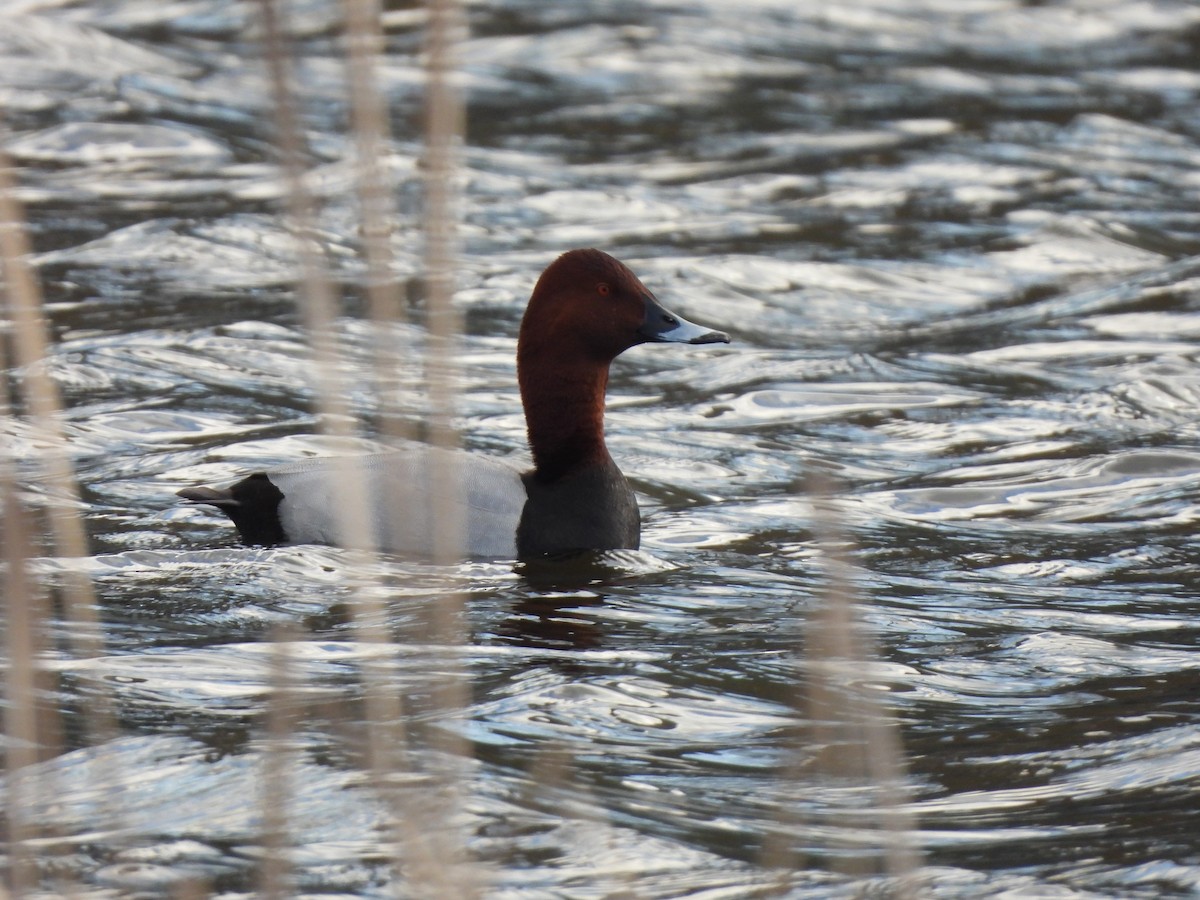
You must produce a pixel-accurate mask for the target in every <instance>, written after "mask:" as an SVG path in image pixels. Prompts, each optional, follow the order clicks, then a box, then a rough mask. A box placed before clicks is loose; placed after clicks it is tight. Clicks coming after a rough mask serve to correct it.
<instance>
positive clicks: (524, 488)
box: [179, 250, 729, 559]
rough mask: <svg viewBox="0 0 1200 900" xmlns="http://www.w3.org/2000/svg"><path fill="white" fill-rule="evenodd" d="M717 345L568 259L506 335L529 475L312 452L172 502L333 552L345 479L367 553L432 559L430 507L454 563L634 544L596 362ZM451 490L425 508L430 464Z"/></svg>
mask: <svg viewBox="0 0 1200 900" xmlns="http://www.w3.org/2000/svg"><path fill="white" fill-rule="evenodd" d="M656 342H673V343H684V344H712V343H717V342H723V343H728V342H729V336H728V335H727V334H725V333H724V332H720V331H712V330H710V329H708V328H704V327H702V326H700V325H694V324H692V323H691V322H688V321H687V320H686V319H682V318H680V317H679V316H677V315H675V314H674V313H671V312H669V311H668V310H666V309H664V308H663V307H662V305H660V304H659V302H658V300H657V299H656V298H655V296H654V294H652V293H651V292H650V291H649V290H648V289H647V288H646V287H645V285H643V284H642V282H641V281H640V280H638V278H637V276H636V275H634V274H633V272H631V271H630V270H629V268H628V267H626V266H625V265H624V264H623V263H621V262H619V261H618V260H616V259H614V258H613V257H611V256H609V255H608V254H607V253H603V252H601V251H599V250H571V251H568V252H567V253H564V254H563V255H562V256H560V257H559V258H558V259H556V260H555V261H554V262H553V263H551V264H550V266H549V267H548V268H547V269H546V270H545V271H544V272H543V273H542V276H541V278H539V279H538V282H537V285H536V286H535V287H534V289H533V294H532V296H531V297H530V298H529V305H528V307H527V308H526V310H525V317H524V318H523V319H522V320H521V330H520V334H519V336H518V339H517V380H518V382H519V384H520V389H521V404H522V405H523V406H524V408H525V423H526V428H527V432H528V436H529V447H530V450H531V451H532V454H533V468H532V469H530V470H529V471H527V472H521V471H520V470H519V469H518V468H516V467H515V466H512V465H509V464H508V463H507V462H504V461H502V460H498V459H492V458H488V457H484V456H480V455H478V454H475V453H468V452H464V451H449V450H434V449H432V448H429V447H421V448H419V449H411V450H394V451H387V452H383V453H372V454H362V455H359V456H349V457H317V458H313V459H307V460H304V461H302V462H298V463H293V464H289V465H284V466H280V467H278V468H274V469H271V470H269V471H267V472H259V473H255V474H253V475H250V476H249V477H247V478H244V479H242V480H241V481H239V482H237V483H236V484H233V485H232V486H230V487H227V488H211V487H197V488H187V489H185V490H182V491H180V492H179V495H180V496H181V497H183V498H185V499H187V500H190V501H193V502H195V503H204V504H209V505H212V506H215V507H217V508H218V509H220V510H221V511H222V512H224V513H225V514H226V515H228V516H229V518H230V519H232V520H233V524H234V525H236V526H237V528H238V531H239V532H240V534H241V537H242V540H243V541H244V542H245V543H247V544H252V545H275V544H310V543H343V542H344V541H342V540H339V538H344V537H345V536H346V533H345V532H346V522H345V515H346V513H345V511H344V510H341V509H339V504H345V502H346V496H347V494H349V493H350V491H349V490H348V489H347V480H348V479H351V478H358V479H361V481H360V484H361V485H362V486H363V487H364V488H365V490H364V491H363V492H362V493H363V495H364V496H365V499H366V501H367V502H366V506H367V516H368V522H367V523H366V524H369V526H370V528H371V536H372V539H373V544H374V546H376V547H377V548H378V549H381V550H385V551H389V552H394V553H400V554H406V555H415V556H429V555H431V554H432V552H433V537H432V535H433V533H434V528H433V519H432V517H433V516H434V515H436V514H437V511H438V510H439V509H442V510H444V509H445V507H444V505H442V504H444V503H447V502H454V503H456V504H459V505H458V507H457V508H456V509H455V510H454V512H456V513H457V514H458V515H459V516H460V517H461V519H462V521H463V531H464V534H463V537H464V541H463V551H464V555H465V556H469V557H474V558H488V559H513V558H519V559H530V558H533V557H539V556H546V555H554V554H559V553H565V552H569V551H576V550H615V549H637V547H638V545H639V542H640V540H641V517H640V515H639V513H638V505H637V500H636V498H635V497H634V494H633V490H632V489H631V488H630V486H629V482H628V481H627V480H626V478H625V476H624V474H622V472H621V470H620V469H619V468H617V464H616V463H615V462H613V459H612V457H611V456H609V453H608V448H607V447H606V446H605V443H604V395H605V390H606V388H607V386H608V368H609V364H610V363H611V362H612V361H613V359H615V358H616V357H617V356H618V355H620V354H621V353H623V352H624V351H626V350H628V349H629V348H630V347H633V346H636V345H637V344H644V343H656ZM439 464H440V465H443V466H446V467H449V469H448V471H450V472H451V478H450V479H447V480H444V481H439V482H438V483H447V484H451V485H453V486H454V487H455V490H453V491H451V492H450V494H449V496H447V497H443V498H441V499H440V500H439V501H438V502H431V499H430V497H429V492H430V485H431V484H432V483H434V477H433V476H434V469H435V466H437V465H439Z"/></svg>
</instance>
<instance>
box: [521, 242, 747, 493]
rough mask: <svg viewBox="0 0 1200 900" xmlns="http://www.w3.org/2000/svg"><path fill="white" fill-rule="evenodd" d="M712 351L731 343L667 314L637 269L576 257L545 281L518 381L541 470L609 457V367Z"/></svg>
mask: <svg viewBox="0 0 1200 900" xmlns="http://www.w3.org/2000/svg"><path fill="white" fill-rule="evenodd" d="M652 341H653V342H674V343H685V344H712V343H718V342H724V343H728V342H729V335H727V334H725V333H724V332H720V331H712V330H711V329H708V328H703V327H701V326H699V325H695V324H693V323H691V322H689V321H687V320H686V319H682V318H680V317H679V316H677V315H675V314H674V313H671V312H669V311H667V310H666V309H664V308H663V307H662V306H661V305H660V304H659V302H658V300H657V299H656V298H655V296H654V294H652V293H651V292H650V290H649V289H648V288H647V287H646V286H645V285H644V284H642V282H641V281H640V280H639V279H638V277H637V276H636V275H634V274H633V272H631V271H630V270H629V268H628V267H627V266H626V265H624V264H623V263H621V262H619V261H618V260H616V259H614V258H613V257H611V256H609V255H608V254H607V253H603V252H601V251H600V250H570V251H568V252H567V253H564V254H563V255H562V256H560V257H559V258H558V259H556V260H555V261H554V262H553V263H551V264H550V265H549V267H547V269H546V271H545V272H543V273H542V276H541V278H539V279H538V282H537V285H536V286H535V287H534V289H533V295H532V296H531V297H530V298H529V306H528V307H527V308H526V310H525V318H524V319H522V320H521V333H520V336H519V338H518V340H517V378H518V380H519V382H520V385H521V399H522V401H523V403H524V405H525V417H526V421H527V424H528V426H529V441H530V445H531V447H532V449H533V455H534V462H535V465H536V466H537V467H538V469H539V470H542V469H543V468H551V463H550V462H549V460H550V459H551V458H554V463H553V466H552V467H553V468H554V469H567V468H570V467H571V466H573V465H574V464H575V460H578V461H579V462H584V461H593V460H595V459H597V458H603V457H607V451H606V450H605V449H604V437H603V419H604V391H605V388H606V387H607V385H608V366H609V363H611V362H612V361H613V359H615V358H616V357H617V356H618V355H619V354H621V353H622V352H624V351H625V350H628V349H629V348H630V347H633V346H636V345H637V344H644V343H647V342H652Z"/></svg>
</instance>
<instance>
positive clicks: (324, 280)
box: [260, 0, 476, 898]
mask: <svg viewBox="0 0 1200 900" xmlns="http://www.w3.org/2000/svg"><path fill="white" fill-rule="evenodd" d="M260 2H261V9H262V23H263V34H264V43H265V49H266V58H267V67H268V76H269V80H270V84H271V94H272V101H273V106H274V109H275V111H276V129H277V132H278V143H279V148H280V154H281V161H282V169H283V181H284V189H285V209H286V214H287V218H288V220H289V224H290V227H291V230H292V232H293V234H294V235H295V237H296V241H297V247H298V253H299V259H300V273H299V274H300V278H299V284H298V302H299V303H300V306H301V312H302V316H303V319H304V322H305V325H306V327H307V329H308V331H309V334H310V340H311V341H312V348H313V355H314V369H315V386H316V388H317V392H318V408H319V411H320V414H321V418H322V421H323V423H324V427H325V429H326V430H328V431H330V432H331V433H333V434H335V435H337V436H342V437H348V436H351V435H352V434H353V433H354V431H355V427H354V423H353V418H352V413H351V410H350V408H349V405H348V403H347V402H346V399H345V398H346V396H347V394H348V379H347V378H346V377H345V368H344V363H343V360H342V359H341V355H340V352H339V347H338V341H337V331H336V324H337V316H338V312H339V309H338V303H337V300H336V298H335V296H334V291H333V288H332V280H331V279H330V277H329V274H328V267H327V265H326V261H325V256H324V253H323V250H322V247H321V245H320V243H319V241H318V239H317V212H318V209H317V203H316V201H315V198H314V197H313V196H312V194H311V192H310V191H309V190H308V187H307V183H306V178H305V176H306V170H307V160H306V154H305V148H304V142H303V136H302V135H303V130H302V126H301V119H300V112H299V109H298V107H297V100H296V92H295V90H294V88H293V72H292V65H293V63H292V60H293V59H294V53H293V50H294V48H293V47H292V44H291V41H290V39H289V33H288V30H287V27H286V23H285V21H284V13H283V7H282V5H281V2H282V0H260ZM343 9H344V11H345V15H346V23H347V52H348V57H349V60H348V71H349V86H350V94H351V101H350V105H351V109H352V111H353V113H352V118H353V124H354V128H355V133H356V147H357V154H358V160H357V165H358V193H359V200H360V207H361V210H362V216H363V239H364V240H363V248H364V249H363V252H364V255H365V257H366V262H367V270H368V276H367V280H368V300H369V312H370V315H371V317H372V321H373V323H374V324H376V325H377V326H378V327H377V328H376V329H374V330H375V333H376V334H377V335H379V336H381V338H382V339H384V340H385V339H386V336H388V335H389V334H390V333H391V332H392V331H393V328H392V326H393V325H394V324H395V322H397V321H398V320H399V319H400V316H401V314H402V312H403V310H402V305H401V304H400V302H399V297H398V295H397V293H396V288H395V284H394V282H395V278H394V273H393V272H392V266H393V261H392V254H391V248H390V243H389V236H390V230H391V223H390V222H389V221H388V218H389V216H392V215H394V209H393V207H394V204H393V203H392V202H391V192H392V190H393V189H394V187H393V185H391V184H389V183H388V182H387V179H386V177H385V172H386V167H385V166H383V165H382V153H383V152H384V150H385V147H386V143H385V140H386V133H387V128H386V121H387V119H386V106H385V104H384V103H383V100H382V98H381V96H380V94H379V92H378V88H377V79H376V77H375V72H374V68H375V66H376V65H377V62H378V59H379V54H380V51H381V49H382V40H381V30H380V26H379V9H378V7H377V6H376V5H375V4H374V3H372V2H370V0H345V2H344V6H343ZM456 11H457V7H455V6H454V5H453V4H449V3H432V4H431V6H430V14H429V30H428V43H427V53H426V68H427V79H428V84H429V94H428V106H427V110H428V115H427V138H426V140H427V148H428V149H427V153H426V162H427V173H426V182H425V188H426V210H425V222H424V223H423V225H424V229H425V233H426V256H425V266H426V272H427V275H426V282H427V284H428V285H429V297H428V320H429V330H430V343H429V347H430V350H429V356H428V358H427V360H426V368H427V372H428V383H429V391H430V398H431V405H432V407H433V409H434V413H433V421H432V422H431V429H430V431H431V435H432V437H433V440H434V442H435V443H437V444H438V445H440V446H451V445H453V443H454V438H453V434H454V432H453V409H454V392H455V388H456V385H455V380H454V374H455V373H454V370H453V368H452V363H453V356H454V353H453V347H454V341H455V337H456V335H457V333H458V328H459V323H458V316H457V313H456V311H455V309H454V306H453V285H454V280H453V266H454V253H453V237H454V234H455V230H456V218H455V208H454V204H453V202H452V199H451V198H452V189H453V178H454V172H455V160H454V153H453V151H454V149H455V147H456V145H457V143H458V142H459V141H460V140H461V132H462V128H461V109H460V107H459V106H458V105H457V98H456V96H455V95H454V94H453V92H452V89H451V88H450V87H449V72H450V62H449V59H450V47H451V44H452V42H453V39H454V35H453V23H454V20H455V15H456ZM448 104H449V106H448ZM448 108H449V109H450V110H451V113H450V115H449V116H447V109H448ZM374 357H375V362H374V369H375V373H376V377H375V380H376V382H377V384H378V385H380V386H382V387H383V391H384V392H385V393H386V392H387V390H388V388H387V386H388V385H390V384H392V383H393V379H394V373H395V371H396V359H397V358H396V354H395V351H394V349H393V347H391V346H388V345H384V344H381V343H379V342H378V341H377V343H376V346H375V353H374ZM381 399H382V400H383V401H384V402H386V401H387V400H388V399H390V397H382V398H381ZM381 418H382V420H383V422H384V430H385V432H388V431H389V426H388V424H387V423H388V420H389V419H390V418H392V417H391V416H389V415H388V414H386V413H385V415H383V416H382V417H381ZM398 430H399V429H398V428H396V429H393V431H398ZM433 481H434V483H433V485H431V491H430V494H431V497H438V496H444V495H445V492H446V491H447V490H450V491H453V490H457V489H458V485H457V484H452V483H451V476H450V474H449V472H447V471H446V470H445V469H444V468H443V467H441V466H438V465H435V466H434V471H433ZM342 483H343V489H344V490H343V497H342V501H343V502H342V504H341V506H340V507H339V509H338V511H337V512H338V513H339V514H340V517H341V521H340V523H339V525H340V530H341V534H342V535H343V543H344V544H345V545H346V547H347V549H348V550H349V551H352V552H350V553H348V554H347V556H346V565H347V570H348V582H349V585H348V586H349V587H350V589H351V594H352V603H351V608H352V611H353V618H354V625H355V634H356V637H357V639H358V640H359V641H361V642H362V643H363V644H364V646H366V647H368V648H370V647H376V648H383V652H382V653H377V652H373V651H371V650H368V651H367V652H366V653H365V654H364V659H363V663H362V666H361V670H362V676H363V683H364V703H365V718H366V726H367V729H366V731H367V748H366V756H367V760H368V767H369V769H370V771H371V773H372V779H373V782H374V785H375V788H376V791H377V792H378V794H379V795H380V797H381V798H382V799H383V800H384V802H385V803H386V804H387V805H388V807H389V810H390V818H391V821H392V823H393V828H394V833H393V835H392V838H391V840H392V844H393V847H394V852H393V872H394V876H395V877H396V879H397V881H398V882H399V879H400V876H401V864H400V860H401V859H403V860H404V866H403V874H404V876H405V878H404V883H405V885H406V892H407V893H408V894H410V895H412V896H431V897H451V896H453V897H463V898H468V897H471V896H474V895H475V893H476V892H475V890H474V888H473V887H472V886H471V884H470V882H471V879H470V878H469V877H468V876H467V875H466V871H467V867H466V866H465V850H464V848H463V846H462V842H461V840H459V839H458V837H457V836H456V835H457V833H456V831H455V830H454V828H452V827H451V824H450V823H451V822H452V820H453V817H454V816H455V815H456V812H457V809H458V808H459V807H458V805H457V804H456V803H453V802H451V803H449V804H447V802H446V799H447V798H446V796H445V794H446V792H447V791H448V790H449V789H450V788H451V786H452V785H454V784H456V782H457V777H456V776H457V775H459V774H461V773H459V772H458V766H457V765H452V766H451V767H450V768H451V769H453V770H454V775H453V776H452V775H451V773H450V772H449V771H447V772H445V773H443V775H444V777H443V778H441V779H435V782H438V781H440V784H438V783H434V784H433V785H432V786H431V787H428V788H425V789H424V790H423V791H422V794H423V796H420V797H414V796H412V794H411V793H408V794H406V795H405V796H403V797H402V796H401V793H400V783H401V781H402V780H404V779H402V778H401V777H399V776H401V774H402V772H403V771H404V769H405V768H406V767H407V766H408V765H410V764H412V763H413V762H414V759H413V757H412V755H411V753H410V752H409V740H408V734H407V729H406V726H405V720H406V714H405V711H404V708H403V704H402V699H401V697H400V696H399V695H398V694H397V693H395V692H394V691H393V690H389V682H388V679H387V669H388V663H389V662H391V661H393V660H394V659H395V655H396V649H397V648H396V646H395V644H394V642H393V639H392V636H391V633H390V629H389V627H388V622H389V621H390V619H389V616H388V615H387V608H386V606H385V604H384V603H383V601H382V600H381V597H383V596H385V590H384V588H385V585H383V584H382V583H380V584H376V585H372V580H373V579H374V580H376V581H378V573H379V572H380V571H381V569H380V566H379V564H378V559H377V557H376V555H375V553H374V550H375V548H376V546H377V540H376V536H375V535H374V534H372V529H371V522H370V517H369V516H366V515H363V514H362V512H361V511H362V510H364V509H365V508H366V499H367V498H366V489H367V488H366V484H365V480H364V479H363V478H362V477H361V474H360V473H359V472H358V470H357V469H354V468H353V467H350V466H347V467H346V469H345V471H344V472H343V473H342ZM431 502H432V501H431ZM435 512H436V513H437V515H435V516H434V521H435V522H436V523H437V525H436V533H435V547H436V548H437V554H436V557H437V560H438V561H442V562H450V561H452V560H457V559H458V556H459V553H460V551H461V534H462V525H461V523H457V522H455V521H454V517H453V515H452V514H450V513H448V512H447V511H446V510H435ZM373 586H374V587H375V588H376V589H372V587H373ZM442 593H443V596H444V597H445V598H447V599H446V600H445V602H444V603H439V604H437V607H436V609H435V611H434V627H433V629H432V633H430V634H425V635H422V636H421V637H422V638H423V639H424V640H425V641H426V642H427V643H426V646H427V647H428V648H430V649H432V650H441V651H442V652H441V657H442V658H441V659H440V660H439V663H440V664H439V665H437V666H435V667H433V668H434V671H433V672H431V673H430V678H431V682H430V685H429V689H430V692H431V694H432V695H433V696H434V698H435V700H436V701H437V702H438V704H439V709H440V711H442V712H443V713H444V715H443V716H440V717H439V718H440V719H441V720H443V721H444V720H445V719H446V718H452V717H454V716H456V715H458V714H460V712H461V709H462V697H463V688H462V679H461V678H460V677H458V666H459V661H458V649H459V648H460V647H461V645H462V641H461V629H460V628H459V627H458V616H459V614H460V606H461V602H460V599H459V598H458V595H457V593H456V592H455V591H453V590H451V589H450V588H449V586H448V588H447V590H445V591H443V592H442ZM413 637H414V639H416V638H417V636H416V635H414V636H413ZM281 665H285V664H284V663H281ZM448 685H449V686H448ZM277 702H282V701H281V700H280V701H277ZM456 732H457V729H455V728H454V727H453V725H452V724H451V725H450V727H447V728H443V729H439V730H437V731H436V732H435V733H436V734H437V735H438V740H444V738H442V736H443V735H447V734H455V733H456ZM452 740H453V741H457V739H452ZM272 746H275V747H278V742H272ZM437 749H439V750H443V751H444V750H447V749H449V748H447V747H445V746H441V745H439V746H438V747H437ZM455 749H456V750H459V751H461V747H456V748H455ZM276 752H278V751H276ZM446 755H447V754H445V753H442V754H438V756H439V757H441V758H445V756H446ZM450 755H452V756H454V757H456V758H458V757H459V753H457V752H456V753H452V754H450ZM272 765H276V766H277V765H281V763H278V762H276V763H272ZM450 792H451V793H453V791H450ZM276 840H278V839H276ZM264 875H265V876H267V877H269V878H271V879H275V880H278V879H280V878H281V877H282V876H281V875H279V874H278V870H277V871H276V874H271V872H270V871H265V872H264ZM272 889H275V888H272Z"/></svg>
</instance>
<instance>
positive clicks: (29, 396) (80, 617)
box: [0, 151, 116, 744]
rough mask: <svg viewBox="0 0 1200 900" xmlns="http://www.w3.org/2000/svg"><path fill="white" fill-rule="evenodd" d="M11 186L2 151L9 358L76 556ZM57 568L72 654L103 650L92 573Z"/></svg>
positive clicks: (93, 733)
mask: <svg viewBox="0 0 1200 900" xmlns="http://www.w3.org/2000/svg"><path fill="white" fill-rule="evenodd" d="M13 189H14V184H13V181H12V165H11V162H10V161H9V159H8V155H7V153H4V152H2V151H0V271H3V275H4V289H5V290H4V296H5V299H6V301H7V312H8V317H9V318H10V320H11V328H12V345H13V349H14V353H13V357H14V359H13V362H14V363H15V364H16V366H17V367H18V369H19V370H20V372H21V376H20V388H21V394H22V397H23V398H24V402H25V406H26V415H27V416H28V418H29V424H30V432H31V434H30V440H31V442H33V443H35V444H37V445H39V446H40V447H41V448H42V449H41V452H39V453H38V454H37V459H38V462H39V464H40V467H41V473H40V480H41V482H42V485H43V486H44V487H45V495H44V496H45V502H46V509H47V511H48V513H49V517H50V529H51V534H52V535H53V540H54V548H55V552H56V554H57V555H58V556H59V557H65V558H67V559H70V560H76V561H77V562H78V561H80V560H83V559H85V558H86V557H87V556H88V555H89V554H88V546H87V536H86V534H85V533H84V528H83V520H82V517H81V516H80V509H81V508H82V501H81V500H80V497H79V486H78V484H77V483H76V481H75V473H74V471H73V470H72V467H71V459H70V453H69V450H68V446H67V438H66V434H65V432H64V431H63V426H62V421H63V415H62V401H61V398H60V397H59V394H58V387H57V385H55V383H54V381H53V380H51V378H50V377H49V375H48V374H47V373H46V357H47V349H48V346H49V327H48V325H47V324H46V320H45V318H44V317H43V315H42V291H41V285H40V284H39V282H38V279H37V277H36V276H35V275H34V273H33V270H32V269H31V268H30V265H29V259H30V257H31V254H32V248H31V247H30V245H29V237H28V235H27V233H26V230H25V214H24V210H23V209H22V208H21V205H20V203H19V202H18V201H17V198H16V196H15V195H14V191H13ZM6 400H7V397H6ZM62 571H63V595H62V599H63V612H64V615H65V618H66V620H67V623H68V626H69V627H68V628H67V629H66V631H67V640H68V642H69V643H70V645H71V650H72V652H73V654H74V655H75V657H76V658H77V659H92V658H95V657H98V656H103V655H104V634H103V630H102V628H101V625H100V617H99V613H98V611H97V607H96V597H95V592H94V591H93V590H92V581H91V578H90V576H89V575H88V573H87V571H86V569H84V568H83V567H81V566H80V565H78V564H71V563H68V564H66V565H64V566H63V570H62ZM104 685H105V683H104V682H103V680H98V681H97V684H96V685H95V688H96V690H95V696H94V697H93V698H92V702H91V703H88V704H85V706H84V709H83V711H82V715H83V717H84V724H85V726H86V729H87V734H88V736H89V739H90V740H91V741H92V742H94V743H97V744H100V743H104V742H105V741H107V740H108V739H110V738H111V737H112V736H113V735H115V733H116V728H115V724H114V721H113V707H112V700H111V698H110V697H109V695H108V693H107V691H105V690H104V689H103V688H104Z"/></svg>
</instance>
